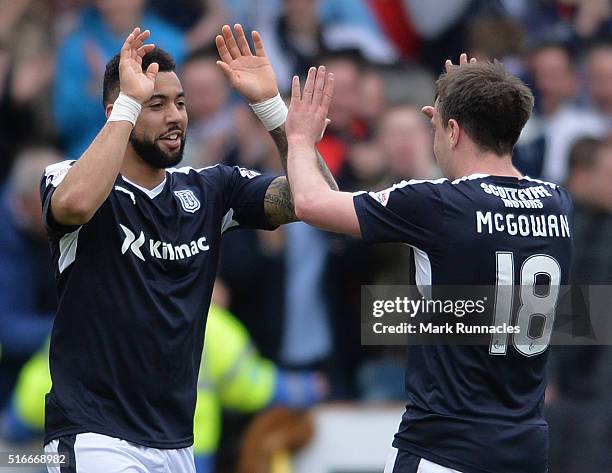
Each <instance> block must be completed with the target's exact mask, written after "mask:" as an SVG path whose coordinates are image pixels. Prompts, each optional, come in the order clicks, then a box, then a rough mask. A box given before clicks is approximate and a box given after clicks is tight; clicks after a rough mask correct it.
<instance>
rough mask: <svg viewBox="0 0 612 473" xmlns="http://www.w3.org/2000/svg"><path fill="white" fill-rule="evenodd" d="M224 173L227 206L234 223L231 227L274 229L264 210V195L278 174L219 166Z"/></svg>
mask: <svg viewBox="0 0 612 473" xmlns="http://www.w3.org/2000/svg"><path fill="white" fill-rule="evenodd" d="M219 167H220V170H221V172H222V173H223V174H224V182H225V189H224V193H225V199H226V205H227V206H226V208H228V209H229V212H230V214H231V219H232V220H233V222H235V223H234V224H232V225H230V227H234V226H240V227H241V228H259V229H263V230H274V229H275V228H276V226H275V225H271V224H270V223H269V222H268V218H267V217H266V214H265V210H264V197H265V195H266V191H267V190H268V187H269V186H270V183H271V182H272V181H273V180H274V179H276V177H277V176H273V175H263V174H259V173H258V172H256V171H251V170H250V169H245V168H241V167H238V166H234V167H229V166H219Z"/></svg>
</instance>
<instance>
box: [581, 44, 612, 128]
mask: <svg viewBox="0 0 612 473" xmlns="http://www.w3.org/2000/svg"><path fill="white" fill-rule="evenodd" d="M585 74H586V86H587V93H588V97H589V99H590V106H591V108H592V110H593V111H594V112H595V113H597V114H599V115H600V116H601V117H602V118H603V119H604V120H605V121H606V123H607V124H608V128H612V43H610V42H607V43H598V44H596V45H594V46H593V47H592V48H591V49H590V50H589V52H588V54H587V56H586V60H585Z"/></svg>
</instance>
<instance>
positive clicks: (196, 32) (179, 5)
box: [148, 0, 236, 50]
mask: <svg viewBox="0 0 612 473" xmlns="http://www.w3.org/2000/svg"><path fill="white" fill-rule="evenodd" d="M223 3H224V2H223V0H172V1H171V2H169V1H168V0H149V3H148V5H149V8H151V10H153V11H155V12H156V13H158V14H159V15H160V16H162V17H163V18H165V19H166V20H168V21H169V22H170V23H172V24H173V25H174V26H176V27H177V28H179V29H180V30H182V31H184V32H185V35H186V40H187V44H188V45H189V49H191V50H193V49H198V48H201V47H205V46H207V45H210V44H212V43H213V41H214V38H215V36H216V35H217V34H218V32H219V25H222V24H224V23H227V21H228V20H229V21H234V22H236V19H235V18H228V14H227V10H226V8H225V6H224V4H223Z"/></svg>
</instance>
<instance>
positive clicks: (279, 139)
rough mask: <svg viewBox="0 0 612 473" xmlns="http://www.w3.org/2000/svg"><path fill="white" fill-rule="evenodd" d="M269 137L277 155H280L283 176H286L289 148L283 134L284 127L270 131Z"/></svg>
mask: <svg viewBox="0 0 612 473" xmlns="http://www.w3.org/2000/svg"><path fill="white" fill-rule="evenodd" d="M270 136H271V137H272V139H273V140H274V144H275V145H276V149H278V154H279V155H280V161H281V164H282V165H283V169H284V171H285V175H287V154H288V153H289V146H288V145H287V135H286V134H285V125H281V126H279V127H278V128H275V129H274V130H270Z"/></svg>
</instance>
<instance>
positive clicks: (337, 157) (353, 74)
mask: <svg viewBox="0 0 612 473" xmlns="http://www.w3.org/2000/svg"><path fill="white" fill-rule="evenodd" d="M317 62H318V63H319V64H325V66H326V67H327V70H328V71H330V72H333V73H334V76H335V83H336V87H335V90H334V100H333V101H332V103H331V107H330V109H329V118H330V120H331V123H330V124H329V126H328V127H327V129H326V131H325V136H324V137H323V139H322V140H321V142H320V143H319V146H318V148H319V151H320V152H321V154H322V155H323V156H325V161H326V162H327V165H328V166H329V169H330V170H331V172H332V173H333V174H334V175H335V176H338V175H339V174H340V172H341V171H342V168H343V166H344V165H345V161H346V158H347V152H348V147H349V145H350V144H351V143H352V142H354V141H355V140H361V139H364V138H366V137H367V136H368V130H367V127H366V124H365V123H364V122H363V120H361V115H362V104H361V94H362V86H363V85H362V82H361V72H362V69H361V65H362V59H361V57H360V56H359V54H358V53H357V52H356V51H354V50H345V51H339V52H336V53H329V54H327V55H325V56H323V57H321V58H320V59H319V60H318V61H317Z"/></svg>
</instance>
